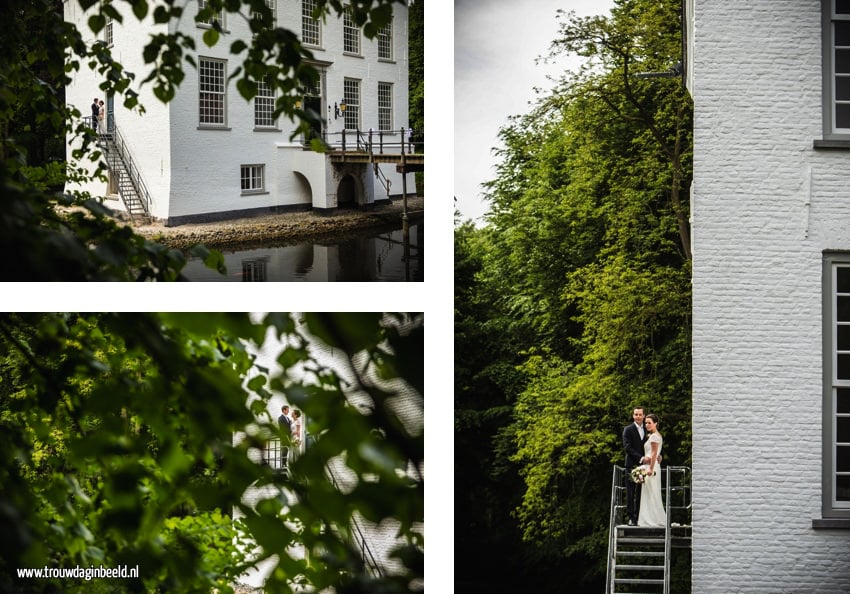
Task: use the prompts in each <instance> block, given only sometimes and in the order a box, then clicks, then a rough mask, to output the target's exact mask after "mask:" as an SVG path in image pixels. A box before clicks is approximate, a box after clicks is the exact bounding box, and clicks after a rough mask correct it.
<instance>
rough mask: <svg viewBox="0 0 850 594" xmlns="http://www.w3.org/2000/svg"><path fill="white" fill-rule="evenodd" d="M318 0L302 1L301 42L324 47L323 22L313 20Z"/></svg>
mask: <svg viewBox="0 0 850 594" xmlns="http://www.w3.org/2000/svg"><path fill="white" fill-rule="evenodd" d="M314 10H316V0H301V42H302V43H303V44H304V45H315V46H321V45H322V22H321V21H320V20H318V19H315V18H313V11H314Z"/></svg>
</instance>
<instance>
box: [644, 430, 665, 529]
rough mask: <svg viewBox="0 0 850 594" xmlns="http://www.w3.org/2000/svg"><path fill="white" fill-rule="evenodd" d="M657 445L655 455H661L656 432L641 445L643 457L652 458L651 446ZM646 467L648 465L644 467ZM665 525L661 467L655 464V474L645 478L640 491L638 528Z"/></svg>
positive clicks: (658, 437)
mask: <svg viewBox="0 0 850 594" xmlns="http://www.w3.org/2000/svg"><path fill="white" fill-rule="evenodd" d="M653 443H657V444H658V452H657V455H658V456H660V455H661V444H662V443H663V440H662V439H661V434H660V433H658V432H657V431H656V432H655V433H653V434H652V435H650V436H649V439H647V440H646V443H644V444H643V455H644V456H652V444H653ZM646 466H647V467H648V466H649V464H647V465H646ZM666 524H667V513H666V512H665V511H664V503H663V502H662V501H661V465H660V464H659V463H658V462H657V461H656V462H655V474H654V475H652V476H647V477H646V480H645V481H644V483H643V487H641V491H640V511H639V512H638V526H665V525H666Z"/></svg>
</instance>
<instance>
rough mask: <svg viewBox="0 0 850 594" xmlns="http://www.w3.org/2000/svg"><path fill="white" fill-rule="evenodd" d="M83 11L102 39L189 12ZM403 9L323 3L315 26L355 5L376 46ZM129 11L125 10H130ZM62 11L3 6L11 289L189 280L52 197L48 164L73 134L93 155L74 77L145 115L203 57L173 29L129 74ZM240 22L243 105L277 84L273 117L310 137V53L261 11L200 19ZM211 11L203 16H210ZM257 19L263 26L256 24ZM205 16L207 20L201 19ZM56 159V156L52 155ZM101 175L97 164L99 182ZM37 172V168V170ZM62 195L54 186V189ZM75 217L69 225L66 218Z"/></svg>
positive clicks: (85, 205) (72, 197)
mask: <svg viewBox="0 0 850 594" xmlns="http://www.w3.org/2000/svg"><path fill="white" fill-rule="evenodd" d="M72 1H76V2H79V5H80V6H81V7H82V8H83V9H92V8H95V10H93V11H92V13H91V16H90V17H89V19H88V26H89V28H90V29H91V30H92V31H93V32H95V33H97V32H99V31H101V30H102V29H103V28H104V27H105V26H106V22H107V18H113V19H115V20H116V21H119V22H122V21H123V18H136V19H139V20H141V19H143V18H145V17H147V16H148V15H152V16H153V20H154V22H156V23H171V22H176V21H177V20H179V19H181V17H184V15H183V12H184V8H185V6H184V4H181V3H175V2H172V1H170V0H169V1H168V2H165V3H157V4H154V3H149V2H148V0H130V1H129V2H128V3H127V4H129V6H130V8H131V9H132V15H130V16H127V17H122V15H121V13H119V11H118V10H117V9H116V6H117V4H118V3H117V2H112V1H105V2H99V1H98V0H72ZM401 1H402V0H357V1H354V2H345V3H343V2H342V1H341V0H318V1H317V2H316V10H315V12H314V16H315V17H316V18H325V17H326V16H327V15H339V14H341V13H342V11H343V10H346V7H349V6H350V10H351V12H350V14H351V18H352V19H353V21H354V22H355V23H356V24H357V26H359V27H361V28H362V30H363V33H364V35H366V36H367V37H368V38H373V37H375V36H376V35H377V33H378V31H379V30H380V28H381V27H382V26H383V25H384V24H385V23H387V22H388V20H389V19H390V17H391V14H392V6H393V4H395V3H400V2H401ZM122 4H123V3H122ZM62 6H63V5H62V3H59V2H55V0H9V1H8V2H4V3H3V5H2V7H0V18H2V22H4V23H6V24H7V27H6V31H5V32H4V35H3V37H2V41H0V59H2V63H3V65H4V67H3V69H2V72H0V192H2V195H3V197H4V208H3V209H2V212H0V248H2V250H3V252H4V253H6V254H12V253H14V254H15V257H10V258H7V269H6V278H7V279H9V280H49V281H65V280H98V281H104V280H182V278H183V277H182V276H181V274H180V271H181V269H182V268H183V266H184V265H185V257H184V255H183V254H181V253H180V252H179V251H177V250H169V249H167V248H165V247H164V246H162V245H159V244H157V243H155V242H151V241H147V240H145V239H144V238H142V237H141V236H138V235H135V234H134V233H133V232H132V231H131V230H129V229H128V228H126V227H121V226H119V225H117V224H116V223H115V222H114V221H113V220H112V219H111V218H110V217H109V213H108V211H107V210H106V209H105V208H104V207H103V206H102V205H101V204H100V203H99V202H98V201H97V200H95V199H93V198H92V197H91V196H88V195H86V194H84V193H75V194H67V195H63V194H60V193H57V192H55V191H50V190H49V189H45V184H44V183H43V180H44V178H45V172H44V171H41V170H40V168H41V167H42V166H43V165H44V162H43V161H44V159H46V158H47V156H48V155H47V153H48V152H51V151H52V149H50V150H48V149H49V146H52V144H55V142H56V139H59V138H64V137H65V135H66V134H75V135H78V136H80V137H82V138H84V139H86V141H85V144H84V145H83V148H82V149H80V150H79V151H77V152H76V154H75V155H74V157H76V158H82V157H83V156H84V155H87V154H91V153H93V151H92V150H91V148H90V144H91V142H92V141H93V140H94V134H93V132H92V131H91V130H90V129H87V128H86V127H85V126H84V125H83V124H79V125H77V126H74V125H73V122H75V121H80V114H79V112H78V111H76V110H73V109H69V108H67V107H66V106H65V102H64V95H63V91H62V89H63V88H64V85H65V84H66V82H67V81H68V80H70V77H71V76H72V75H73V73H74V72H75V71H78V70H79V69H81V68H97V70H98V72H99V73H100V74H101V75H102V77H103V79H104V82H103V83H102V85H101V90H102V91H103V92H104V93H105V94H115V95H116V97H123V103H124V105H125V107H127V108H131V109H140V110H141V109H143V107H144V106H142V105H140V104H139V101H138V89H139V85H142V84H147V85H150V86H151V87H152V89H153V92H154V94H155V96H156V97H157V98H158V99H159V100H161V101H163V102H168V101H170V100H171V99H172V98H173V97H174V94H175V92H176V91H177V88H178V87H179V85H180V83H181V82H182V80H183V78H184V76H185V72H184V70H185V67H186V65H187V64H188V65H189V67H194V65H195V63H196V59H195V55H196V48H195V47H194V41H193V39H192V38H190V37H189V36H187V35H185V34H183V33H180V32H179V31H178V30H176V28H174V29H172V32H170V33H158V34H155V35H151V36H150V38H149V41H148V43H147V44H146V45H145V46H144V47H143V48H140V51H141V52H142V55H143V57H144V60H145V63H147V64H149V65H150V70H149V72H146V73H139V77H138V79H137V76H136V74H135V73H131V72H127V71H126V70H125V69H124V68H123V67H122V65H121V64H120V63H119V62H118V61H117V60H116V59H115V58H114V57H113V56H112V54H111V51H110V49H109V48H108V47H106V46H105V44H93V45H91V46H87V45H86V44H85V43H84V41H83V37H82V35H81V32H80V31H77V30H76V28H75V27H74V26H73V25H72V24H70V23H66V22H64V19H63V15H62ZM220 9H223V10H226V11H228V12H230V13H240V14H241V15H242V16H243V17H245V18H247V19H248V20H249V22H250V23H251V26H252V29H253V30H254V32H255V35H254V36H253V37H252V39H251V41H250V44H249V43H246V42H244V41H239V40H237V41H235V42H233V43H232V44H231V46H230V48H229V50H230V52H231V53H232V54H233V55H234V56H235V60H241V62H242V66H241V67H240V68H238V69H237V71H236V72H234V74H233V77H234V78H237V79H238V80H237V88H238V90H239V92H240V94H241V95H242V96H243V97H244V98H245V99H246V100H247V99H251V98H253V96H254V95H255V94H256V92H257V81H259V80H267V81H271V82H272V84H273V86H274V87H275V88H276V89H277V90H278V93H277V95H278V100H277V104H276V109H275V114H274V115H275V117H277V116H278V115H282V116H286V117H290V118H294V119H295V120H296V121H298V122H300V124H299V128H298V130H297V131H296V133H299V132H301V131H304V130H307V129H309V127H310V125H311V122H312V118H314V117H316V116H315V114H311V113H309V112H306V111H305V110H303V109H301V107H300V104H298V103H297V99H296V93H295V91H297V90H299V89H303V88H306V87H308V86H310V85H312V84H314V83H315V81H316V80H317V78H318V72H317V71H316V69H315V68H314V67H313V66H311V65H310V64H309V63H308V60H309V59H310V58H312V53H311V52H310V51H309V50H308V49H306V48H304V47H303V46H302V45H301V43H300V42H299V40H298V37H297V35H296V34H295V33H294V32H293V31H291V30H289V29H287V28H285V27H283V26H278V25H276V24H272V15H271V12H270V10H269V8H268V7H267V6H266V3H265V2H264V1H263V0H226V1H222V0H211V1H210V2H209V3H208V7H207V8H206V9H204V10H205V11H206V13H208V15H211V14H212V13H213V12H214V11H217V10H220ZM202 12H204V11H202ZM252 13H255V14H258V15H260V17H259V18H250V17H249V16H247V15H251V14H252ZM201 16H203V15H201ZM220 37H221V36H220V29H219V28H213V29H210V30H209V31H207V32H206V35H205V36H204V42H205V43H208V44H210V45H212V44H215V43H217V42H219V41H220ZM52 154H53V153H52V152H51V155H52ZM104 167H105V166H103V165H101V172H102V171H103V168H104ZM34 168H35V169H34ZM66 175H67V176H68V177H69V178H70V179H77V178H78V177H79V176H81V175H83V174H82V173H81V172H80V171H78V170H74V169H72V168H68V169H67V170H66ZM51 185H55V181H53V182H51ZM69 206H75V207H77V210H76V211H75V212H74V214H72V215H70V216H62V215H60V214H59V211H60V209H61V208H63V207H69ZM194 255H196V256H199V257H202V258H204V260H205V261H206V263H207V265H208V266H211V267H215V268H220V267H221V266H222V265H223V260H222V258H221V255H220V254H217V253H210V252H209V251H208V250H206V249H204V248H203V247H198V248H197V249H196V250H195V251H194Z"/></svg>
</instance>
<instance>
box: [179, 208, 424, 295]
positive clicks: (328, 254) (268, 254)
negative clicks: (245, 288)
mask: <svg viewBox="0 0 850 594" xmlns="http://www.w3.org/2000/svg"><path fill="white" fill-rule="evenodd" d="M368 233H369V235H363V236H361V237H354V238H347V239H346V240H345V241H341V242H340V243H336V244H329V243H321V244H319V243H316V244H313V243H302V244H298V245H290V246H285V247H270V248H255V249H250V250H241V251H237V252H226V251H223V252H222V253H223V254H224V262H225V266H227V274H226V275H221V274H219V273H217V272H216V271H214V270H210V269H209V268H207V267H205V266H204V264H203V262H202V261H200V260H197V259H190V260H189V263H188V264H186V267H185V268H184V269H183V274H185V275H186V277H187V278H188V279H189V280H192V281H259V282H262V281H319V282H321V281H422V280H423V276H424V267H423V263H422V249H423V245H424V236H425V232H424V229H423V222H422V221H418V222H416V223H413V224H411V225H410V233H409V241H408V242H407V245H405V241H404V237H403V234H402V231H401V229H392V230H384V231H375V230H372V231H369V232H368Z"/></svg>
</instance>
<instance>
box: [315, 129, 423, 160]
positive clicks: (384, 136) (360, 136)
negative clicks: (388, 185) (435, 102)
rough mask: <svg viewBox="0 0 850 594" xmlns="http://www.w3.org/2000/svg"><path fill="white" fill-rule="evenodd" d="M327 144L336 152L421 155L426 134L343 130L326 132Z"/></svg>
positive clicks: (408, 130) (408, 131) (404, 131)
mask: <svg viewBox="0 0 850 594" xmlns="http://www.w3.org/2000/svg"><path fill="white" fill-rule="evenodd" d="M323 138H324V141H325V143H326V144H327V145H328V146H329V147H330V148H332V149H334V150H340V151H342V152H346V151H365V152H372V153H374V154H376V155H383V154H384V153H390V154H398V153H401V154H402V155H405V154H411V155H412V154H419V153H423V152H424V149H425V134H424V133H423V132H422V131H421V130H414V129H413V128H400V129H398V130H373V129H369V130H342V131H341V132H325V133H324V134H323Z"/></svg>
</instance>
